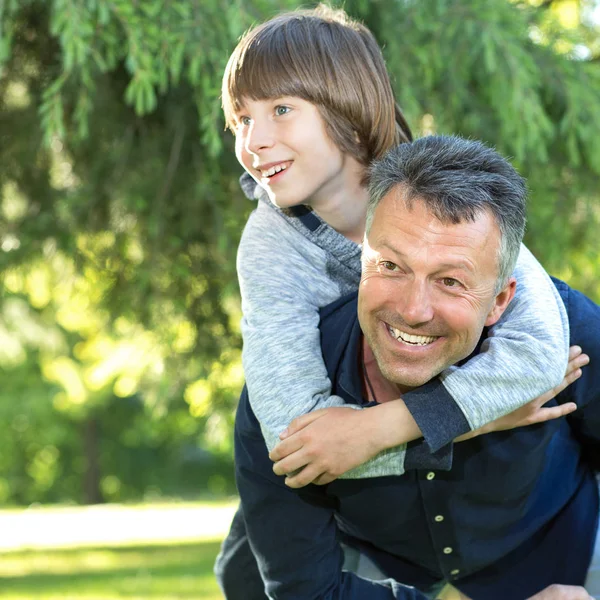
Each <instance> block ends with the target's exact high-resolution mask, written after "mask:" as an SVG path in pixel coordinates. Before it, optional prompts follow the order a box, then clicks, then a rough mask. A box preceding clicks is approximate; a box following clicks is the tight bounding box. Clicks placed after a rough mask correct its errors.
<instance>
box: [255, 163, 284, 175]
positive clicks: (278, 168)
mask: <svg viewBox="0 0 600 600" xmlns="http://www.w3.org/2000/svg"><path fill="white" fill-rule="evenodd" d="M286 169H287V167H286V166H285V165H275V166H274V167H271V168H270V169H267V170H266V171H262V173H261V174H262V176H263V177H273V175H275V173H279V171H285V170H286Z"/></svg>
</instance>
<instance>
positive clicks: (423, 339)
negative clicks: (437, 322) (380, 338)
mask: <svg viewBox="0 0 600 600" xmlns="http://www.w3.org/2000/svg"><path fill="white" fill-rule="evenodd" d="M388 327H389V330H390V333H391V334H392V335H393V336H394V337H395V338H396V339H397V340H402V341H403V342H406V343H407V344H415V345H418V346H426V345H427V344H431V342H433V341H434V340H436V339H437V338H436V337H435V336H430V335H412V334H411V333H405V332H404V331H400V329H395V328H394V327H391V326H388Z"/></svg>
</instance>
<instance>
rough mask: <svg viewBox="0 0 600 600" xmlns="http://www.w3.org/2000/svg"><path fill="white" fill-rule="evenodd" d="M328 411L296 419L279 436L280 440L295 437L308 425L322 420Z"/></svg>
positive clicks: (307, 414)
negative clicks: (295, 434)
mask: <svg viewBox="0 0 600 600" xmlns="http://www.w3.org/2000/svg"><path fill="white" fill-rule="evenodd" d="M326 410H327V409H323V410H315V411H313V412H309V413H306V414H305V415H300V416H299V417H296V418H295V419H294V420H293V421H292V422H291V423H290V424H289V425H288V426H287V429H284V430H283V431H282V432H281V433H280V434H279V437H280V439H282V440H284V439H286V438H288V437H290V436H291V435H294V433H297V432H298V431H300V430H301V429H304V428H305V427H306V426H307V425H310V424H311V423H312V422H313V421H316V420H317V419H320V418H321V417H322V416H323V415H324V413H325V411H326Z"/></svg>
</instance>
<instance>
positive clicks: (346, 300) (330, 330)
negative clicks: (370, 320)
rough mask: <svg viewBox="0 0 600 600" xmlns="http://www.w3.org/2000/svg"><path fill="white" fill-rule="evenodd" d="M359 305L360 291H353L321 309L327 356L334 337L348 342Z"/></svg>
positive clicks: (321, 328) (322, 340) (322, 330)
mask: <svg viewBox="0 0 600 600" xmlns="http://www.w3.org/2000/svg"><path fill="white" fill-rule="evenodd" d="M357 306H358V292H352V293H351V294H347V295H346V296H342V297H341V298H338V299H337V300H335V301H334V302H332V303H331V304H328V305H327V306H324V307H323V308H321V309H320V310H319V316H320V321H319V329H320V330H321V346H322V349H323V355H324V356H325V357H327V349H328V346H329V345H330V343H331V341H332V339H337V340H343V341H344V342H346V343H347V342H348V340H349V338H350V335H351V332H352V330H353V329H354V327H355V326H356V324H357V320H358V317H357V312H356V311H357Z"/></svg>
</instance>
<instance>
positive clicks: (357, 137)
mask: <svg viewBox="0 0 600 600" xmlns="http://www.w3.org/2000/svg"><path fill="white" fill-rule="evenodd" d="M352 133H353V136H354V141H355V142H356V143H357V144H360V136H359V135H358V131H353V132H352Z"/></svg>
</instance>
